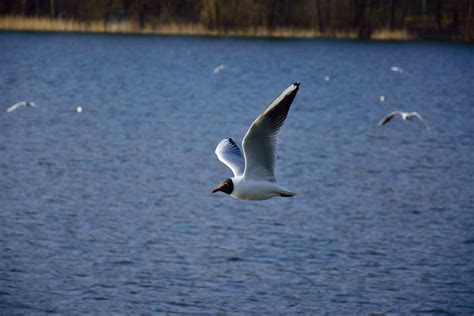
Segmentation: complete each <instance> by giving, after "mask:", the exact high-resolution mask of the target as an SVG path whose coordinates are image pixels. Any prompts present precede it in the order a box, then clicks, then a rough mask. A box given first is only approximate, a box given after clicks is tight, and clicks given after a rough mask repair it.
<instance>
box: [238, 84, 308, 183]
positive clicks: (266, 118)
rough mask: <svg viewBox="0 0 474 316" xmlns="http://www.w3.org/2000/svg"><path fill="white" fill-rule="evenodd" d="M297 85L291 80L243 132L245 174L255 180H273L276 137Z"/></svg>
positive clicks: (297, 87) (296, 90)
mask: <svg viewBox="0 0 474 316" xmlns="http://www.w3.org/2000/svg"><path fill="white" fill-rule="evenodd" d="M299 86H300V84H299V83H293V84H292V85H290V86H289V87H288V88H286V89H285V91H283V92H282V93H281V94H280V96H278V97H277V98H276V99H275V100H274V101H273V102H272V103H271V104H270V105H269V106H268V107H267V108H266V109H265V111H263V113H262V114H260V116H259V117H257V119H256V120H255V121H254V122H253V124H252V125H251V126H250V128H249V130H248V131H247V133H246V134H245V137H244V140H243V142H242V146H243V148H244V155H245V171H244V176H245V177H246V178H250V179H256V180H268V181H276V179H275V160H276V148H277V136H278V131H279V130H280V127H281V126H282V125H283V123H284V122H285V119H286V116H287V115H288V111H289V110H290V106H291V103H292V102H293V100H294V98H295V96H296V93H297V92H298V89H299Z"/></svg>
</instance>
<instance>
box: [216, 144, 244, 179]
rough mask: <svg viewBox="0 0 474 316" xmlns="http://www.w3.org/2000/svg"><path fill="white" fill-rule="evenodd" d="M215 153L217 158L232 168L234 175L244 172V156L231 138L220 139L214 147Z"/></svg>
mask: <svg viewBox="0 0 474 316" xmlns="http://www.w3.org/2000/svg"><path fill="white" fill-rule="evenodd" d="M215 153H216V155H217V158H218V159H219V160H220V161H221V162H222V163H224V164H225V165H226V166H227V167H229V168H230V169H231V170H232V172H233V173H234V176H235V177H238V176H241V175H242V174H243V173H244V168H245V160H244V156H243V155H242V152H241V151H240V149H239V146H237V144H236V143H235V142H234V141H233V140H232V138H224V139H223V140H221V141H220V142H219V144H218V145H217V147H216V151H215Z"/></svg>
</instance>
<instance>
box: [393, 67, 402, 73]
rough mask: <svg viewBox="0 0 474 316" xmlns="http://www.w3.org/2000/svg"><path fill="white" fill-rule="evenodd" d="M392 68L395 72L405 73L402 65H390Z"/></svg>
mask: <svg viewBox="0 0 474 316" xmlns="http://www.w3.org/2000/svg"><path fill="white" fill-rule="evenodd" d="M390 70H391V71H393V72H399V73H401V74H402V73H403V69H402V68H400V67H396V66H392V67H390Z"/></svg>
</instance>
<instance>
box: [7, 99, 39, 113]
mask: <svg viewBox="0 0 474 316" xmlns="http://www.w3.org/2000/svg"><path fill="white" fill-rule="evenodd" d="M22 106H31V107H34V108H37V107H38V106H37V105H36V103H34V102H27V101H20V102H18V103H15V104H14V105H12V106H11V107H9V108H8V109H7V112H12V111H15V110H16V109H18V108H19V107H22Z"/></svg>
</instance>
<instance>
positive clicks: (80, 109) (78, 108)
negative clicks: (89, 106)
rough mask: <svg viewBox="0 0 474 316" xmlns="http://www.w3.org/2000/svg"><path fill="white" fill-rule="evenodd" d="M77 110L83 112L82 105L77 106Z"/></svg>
mask: <svg viewBox="0 0 474 316" xmlns="http://www.w3.org/2000/svg"><path fill="white" fill-rule="evenodd" d="M76 111H77V113H81V112H82V106H80V105H79V106H78V107H77V108H76Z"/></svg>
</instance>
